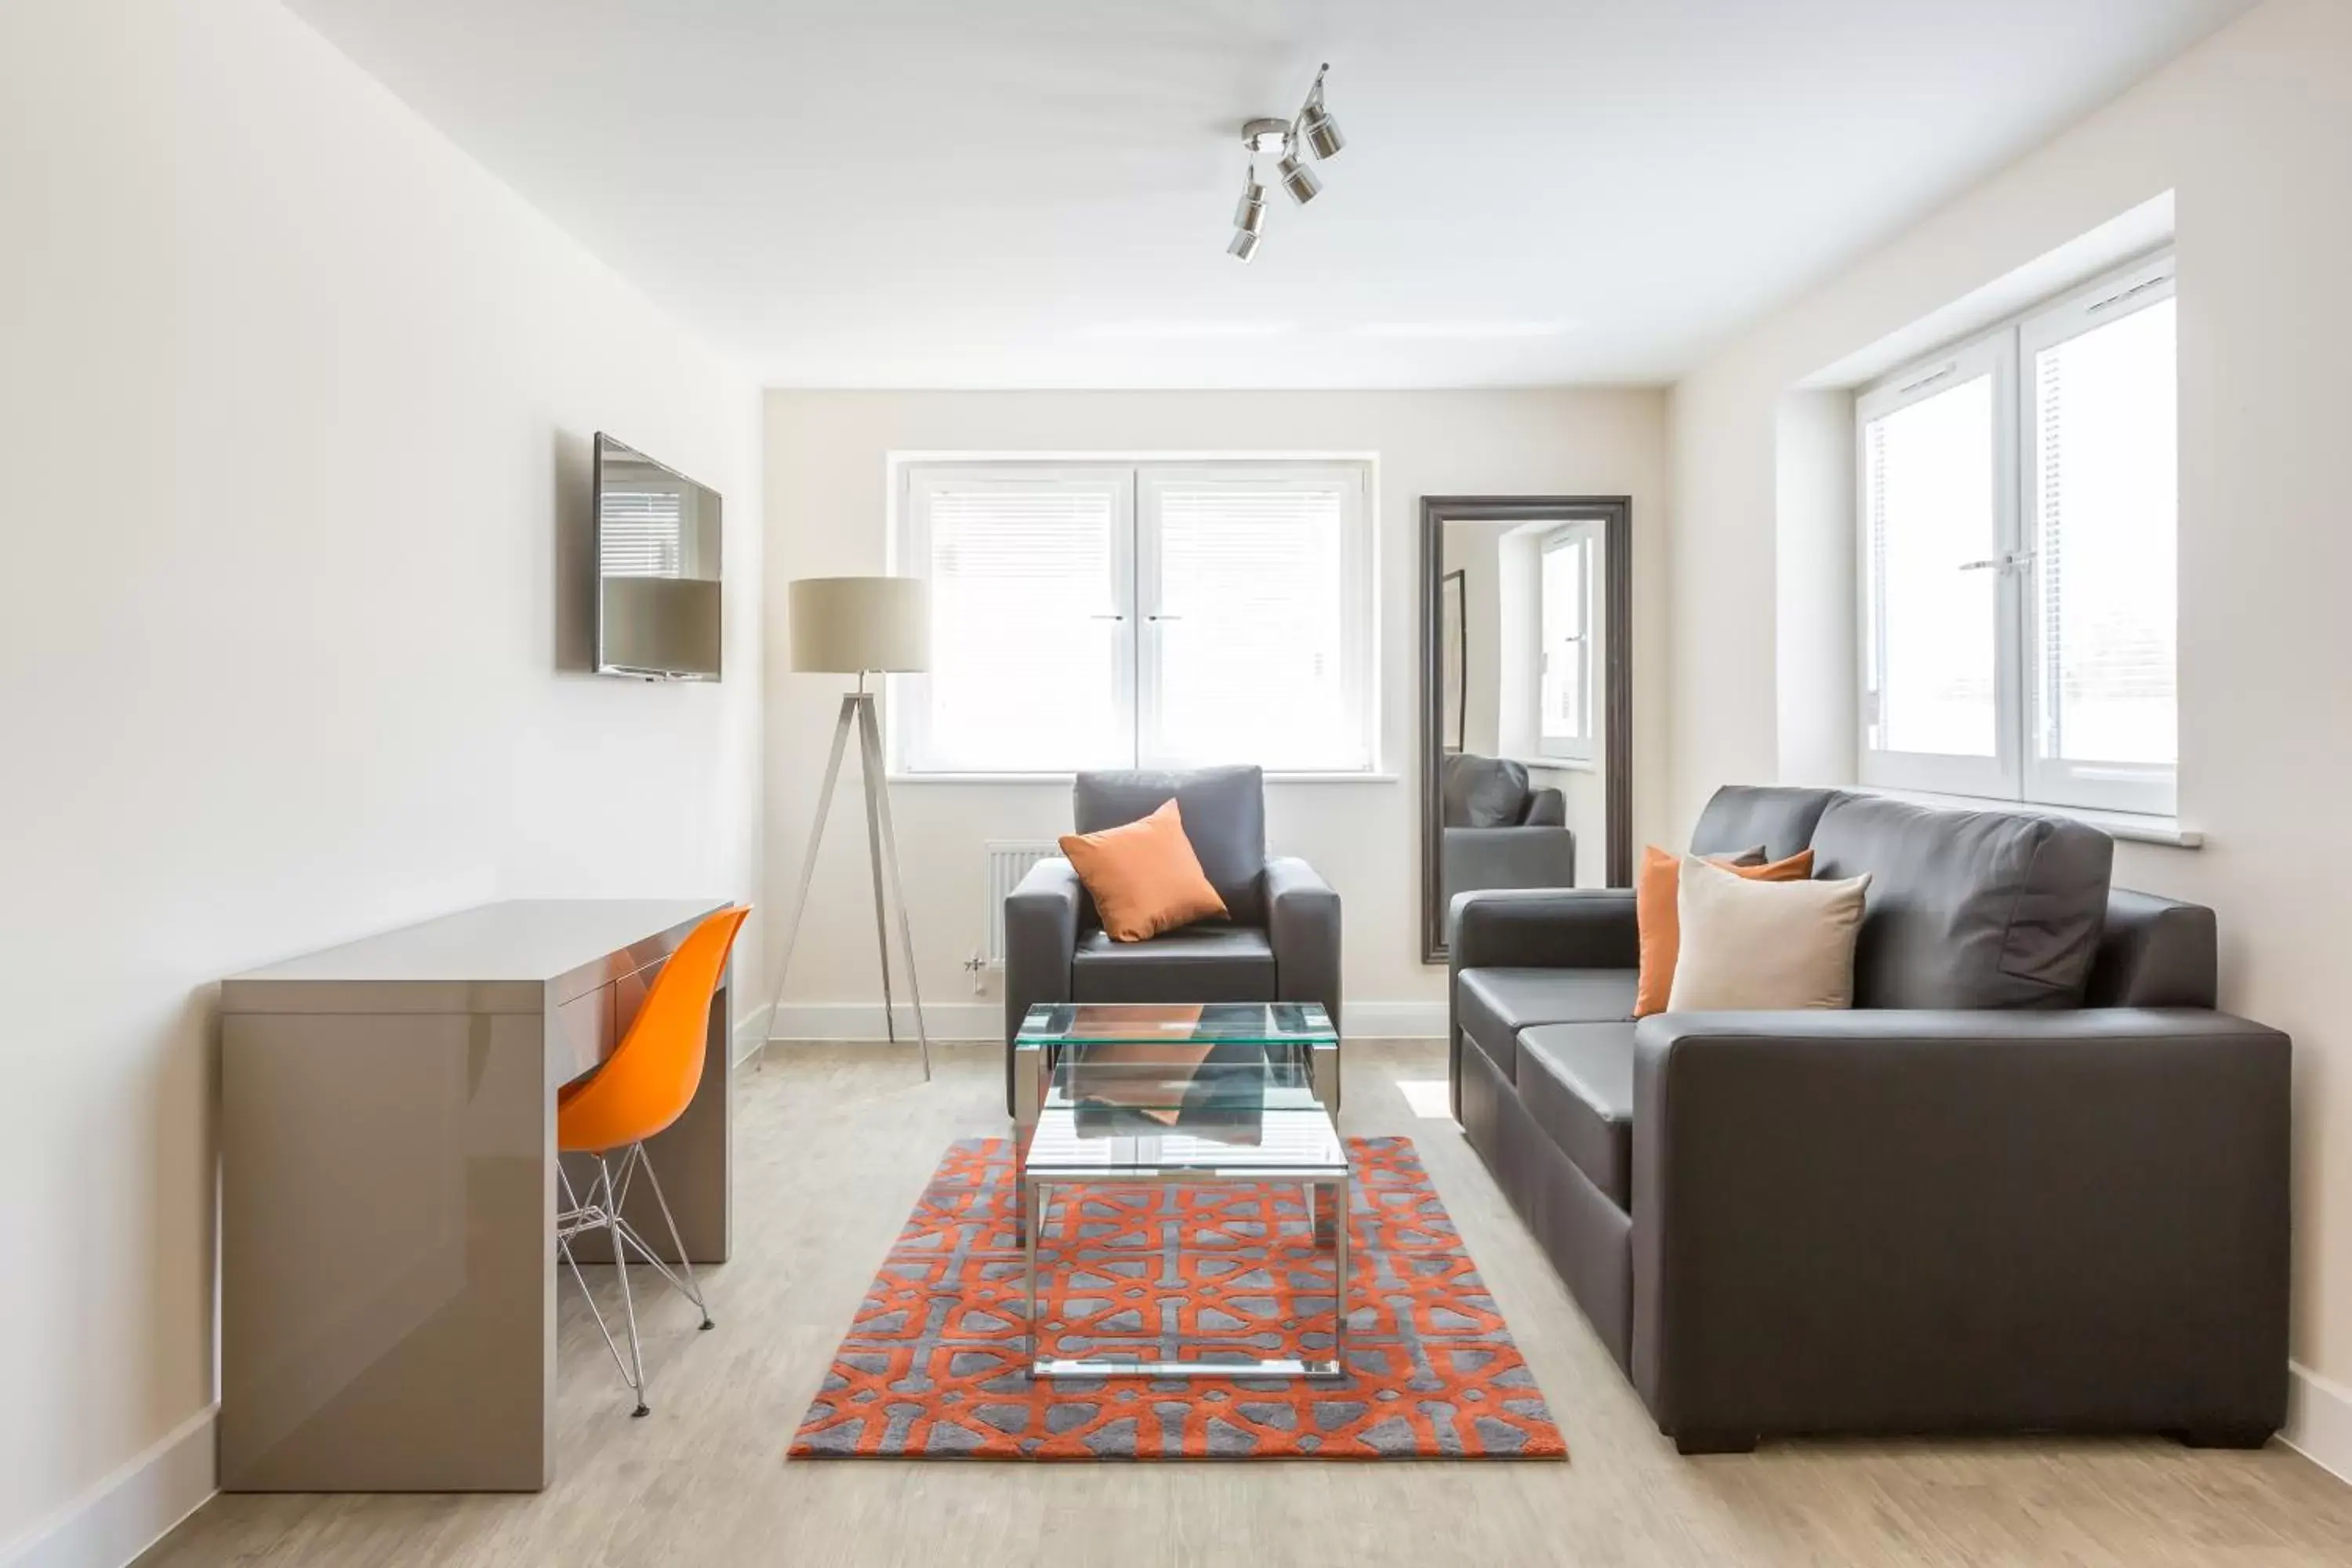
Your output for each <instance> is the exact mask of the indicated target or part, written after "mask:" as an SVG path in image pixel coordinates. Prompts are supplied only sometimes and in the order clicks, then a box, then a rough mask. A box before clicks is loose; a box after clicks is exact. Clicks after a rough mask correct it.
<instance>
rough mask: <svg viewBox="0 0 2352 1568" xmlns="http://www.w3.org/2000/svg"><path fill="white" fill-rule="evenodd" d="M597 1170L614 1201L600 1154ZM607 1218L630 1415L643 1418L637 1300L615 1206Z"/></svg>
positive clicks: (647, 1410) (610, 1175) (643, 1375)
mask: <svg viewBox="0 0 2352 1568" xmlns="http://www.w3.org/2000/svg"><path fill="white" fill-rule="evenodd" d="M596 1169H597V1170H598V1171H600V1172H601V1173H603V1174H604V1194H605V1197H606V1199H607V1201H613V1199H614V1192H615V1189H614V1185H613V1168H612V1166H611V1165H610V1164H608V1163H605V1158H604V1155H602V1154H599V1155H597V1156H596ZM608 1218H609V1220H610V1223H611V1225H612V1227H613V1269H614V1272H615V1273H617V1274H618V1275H619V1276H620V1277H621V1308H622V1310H624V1311H625V1312H626V1313H627V1314H628V1318H629V1361H630V1363H631V1364H632V1365H633V1366H634V1367H635V1371H636V1375H635V1377H633V1378H631V1379H630V1380H629V1386H630V1387H631V1388H634V1389H635V1390H636V1394H637V1407H636V1408H635V1410H632V1411H630V1412H629V1414H630V1415H650V1414H651V1413H652V1411H651V1407H650V1406H649V1405H646V1352H645V1346H644V1345H643V1344H642V1343H641V1342H639V1341H638V1339H637V1301H636V1297H635V1295H633V1294H632V1293H631V1292H630V1289H629V1249H628V1248H627V1247H625V1245H623V1234H624V1233H623V1231H622V1228H621V1215H620V1211H619V1205H618V1204H617V1203H615V1204H614V1208H613V1209H612V1210H611V1211H609V1212H608Z"/></svg>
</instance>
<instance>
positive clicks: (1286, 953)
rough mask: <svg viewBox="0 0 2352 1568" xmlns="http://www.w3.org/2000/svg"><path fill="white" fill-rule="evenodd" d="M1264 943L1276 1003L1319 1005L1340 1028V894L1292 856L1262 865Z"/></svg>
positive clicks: (1311, 869) (1283, 856)
mask: <svg viewBox="0 0 2352 1568" xmlns="http://www.w3.org/2000/svg"><path fill="white" fill-rule="evenodd" d="M1265 929H1266V941H1267V942H1270V943H1271V944H1272V945H1273V947H1274V990H1275V999H1276V1001H1280V1002H1320V1003H1322V1004H1323V1008H1324V1011H1326V1012H1328V1013H1329V1014H1330V1015H1331V1026H1332V1027H1334V1028H1337V1027H1339V894H1337V893H1335V892H1333V891H1332V890H1331V885H1330V884H1329V883H1328V882H1326V881H1325V880H1324V879H1322V877H1321V876H1319V875H1318V874H1317V872H1316V869H1315V868H1314V867H1312V866H1309V865H1308V864H1307V862H1306V861H1304V860H1301V859H1299V858H1297V857H1296V856H1289V855H1277V856H1276V857H1274V858H1271V859H1269V860H1267V861H1266V863H1265Z"/></svg>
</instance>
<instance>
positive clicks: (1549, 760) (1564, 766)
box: [1505, 755, 1601, 773]
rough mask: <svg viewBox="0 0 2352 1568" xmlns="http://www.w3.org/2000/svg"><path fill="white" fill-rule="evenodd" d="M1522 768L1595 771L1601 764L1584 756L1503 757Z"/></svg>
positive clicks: (1553, 770) (1597, 770)
mask: <svg viewBox="0 0 2352 1568" xmlns="http://www.w3.org/2000/svg"><path fill="white" fill-rule="evenodd" d="M1505 760H1506V761H1508V762H1514V763H1518V764H1519V766H1521V767H1523V768H1542V769H1544V770H1546V771H1548V772H1550V773H1599V772H1600V771H1601V764H1600V763H1596V762H1592V761H1591V760H1589V759H1587V758H1584V757H1536V756H1518V755H1513V756H1511V757H1508V758H1507V759H1505Z"/></svg>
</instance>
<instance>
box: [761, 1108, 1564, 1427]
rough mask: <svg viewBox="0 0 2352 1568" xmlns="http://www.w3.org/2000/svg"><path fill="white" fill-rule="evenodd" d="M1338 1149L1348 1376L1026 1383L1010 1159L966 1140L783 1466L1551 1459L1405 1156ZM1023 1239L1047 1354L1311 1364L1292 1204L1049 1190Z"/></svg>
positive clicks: (1384, 1143) (1440, 1210)
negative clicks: (1350, 1164)
mask: <svg viewBox="0 0 2352 1568" xmlns="http://www.w3.org/2000/svg"><path fill="white" fill-rule="evenodd" d="M1348 1144H1349V1152H1350V1153H1351V1154H1352V1156H1353V1158H1354V1161H1355V1182H1354V1184H1353V1190H1352V1192H1351V1193H1350V1194H1349V1195H1350V1199H1351V1202H1350V1205H1349V1206H1350V1209H1351V1213H1350V1215H1349V1223H1350V1225H1351V1226H1352V1228H1351V1229H1350V1231H1349V1237H1350V1246H1351V1247H1352V1249H1353V1254H1352V1258H1351V1262H1350V1268H1349V1273H1350V1281H1349V1318H1348V1343H1347V1351H1346V1362H1347V1365H1348V1367H1349V1374H1348V1375H1347V1376H1346V1377H1344V1378H1340V1379H1336V1380H1330V1381H1324V1382H1307V1381H1304V1380H1298V1379H1291V1378H1270V1377H1249V1376H1237V1377H1232V1378H1201V1377H1191V1378H1167V1379H1153V1378H1146V1377H1141V1376H1137V1377H1097V1378H1083V1379H1054V1380H1050V1381H1048V1380H1032V1379H1031V1378H1030V1376H1029V1375H1028V1372H1027V1369H1026V1360H1025V1358H1026V1353H1027V1352H1026V1344H1025V1341H1024V1333H1023V1318H1024V1313H1025V1312H1026V1310H1027V1298H1026V1294H1025V1287H1024V1276H1023V1272H1022V1261H1021V1249H1020V1247H1019V1246H1018V1245H1017V1242H1016V1233H1015V1231H1014V1228H1013V1166H1012V1155H1011V1147H1010V1144H1009V1142H1008V1141H1007V1140H1005V1139H1003V1138H971V1139H964V1140H962V1141H960V1142H957V1143H955V1144H954V1145H952V1146H951V1147H950V1150H949V1152H948V1156H947V1158H946V1160H945V1161H943V1162H942V1163H940V1168H939V1170H938V1171H937V1172H936V1173H934V1174H933V1175H932V1177H931V1182H930V1185H929V1187H928V1188H926V1189H925V1190H924V1193H923V1196H922V1201H921V1202H920V1203H919V1204H917V1205H916V1206H915V1212H914V1214H913V1215H911V1216H909V1218H908V1221H907V1227H906V1229H905V1230H903V1231H901V1232H900V1233H899V1236H898V1243H897V1245H895V1246H894V1247H891V1249H890V1256H889V1258H887V1260H886V1261H885V1262H884V1264H883V1265H882V1272H881V1273H880V1274H879V1275H877V1277H876V1278H875V1280H874V1285H873V1288H872V1289H869V1290H868V1291H867V1292H866V1300H865V1302H864V1304H863V1305H862V1306H861V1307H860V1308H859V1309H858V1312H857V1317H856V1321H855V1322H853V1323H852V1324H851V1326H850V1331H849V1337H848V1338H847V1339H845V1340H844V1341H843V1342H842V1345H841V1349H840V1350H839V1351H838V1352H835V1356H834V1362H833V1366H832V1368H831V1370H830V1371H828V1372H827V1373H826V1374H825V1379H824V1386H823V1388H822V1389H821V1390H820V1391H819V1392H818V1394H817V1397H816V1402H815V1403H814V1405H811V1406H810V1407H809V1412H808V1415H807V1416H806V1417H805V1418H804V1419H803V1421H802V1422H801V1427H800V1431H799V1433H798V1434H797V1435H796V1436H794V1437H793V1446H792V1450H791V1451H792V1454H793V1457H794V1458H971V1459H1267V1458H1315V1459H1412V1458H1459V1459H1483V1458H1562V1457H1565V1455H1566V1454H1567V1452H1568V1448H1567V1445H1566V1444H1564V1443H1563V1442H1562V1441H1561V1440H1560V1435H1559V1427H1558V1426H1555V1425H1554V1424H1553V1422H1552V1419H1551V1413H1550V1411H1549V1409H1547V1408H1546V1407H1545V1405H1544V1400H1543V1394H1542V1393H1541V1391H1540V1390H1538V1388H1537V1387H1536V1384H1535V1379H1534V1377H1533V1376H1532V1375H1531V1374H1530V1373H1528V1367H1527V1363H1525V1362H1524V1361H1522V1360H1521V1359H1520V1356H1519V1352H1518V1347H1517V1345H1515V1344H1513V1343H1512V1342H1511V1334H1510V1330H1509V1328H1508V1327H1507V1325H1506V1324H1505V1323H1504V1321H1503V1316H1502V1314H1501V1313H1500V1312H1498V1311H1497V1310H1496V1308H1495V1303H1494V1301H1493V1300H1492V1299H1491V1298H1490V1297H1488V1295H1487V1294H1486V1286H1485V1285H1484V1284H1483V1283H1481V1282H1480V1280H1479V1279H1478V1272H1477V1270H1476V1268H1475V1267H1473V1266H1472V1264H1471V1261H1470V1255H1469V1253H1468V1252H1466V1251H1465V1250H1464V1248H1463V1246H1462V1240H1461V1237H1458V1236H1457V1235H1455V1234H1454V1222H1453V1220H1452V1219H1451V1218H1450V1217H1448V1215H1446V1212H1445V1207H1444V1205H1443V1204H1441V1203H1439V1202H1438V1198H1437V1191H1436V1189H1435V1188H1434V1187H1433V1186H1431V1185H1430V1182H1429V1176H1428V1173H1426V1172H1424V1171H1423V1169H1422V1168H1421V1161H1420V1159H1419V1158H1418V1157H1417V1156H1416V1155H1415V1154H1414V1152H1413V1148H1412V1140H1410V1139H1406V1138H1350V1139H1349V1140H1348ZM1040 1235H1041V1238H1042V1239H1041V1241H1040V1244H1039V1247H1038V1254H1037V1262H1038V1269H1039V1273H1040V1279H1039V1284H1038V1306H1039V1310H1040V1312H1041V1313H1043V1314H1044V1316H1045V1325H1044V1328H1045V1348H1046V1353H1048V1354H1055V1355H1091V1354H1098V1353H1107V1354H1128V1355H1140V1356H1144V1357H1149V1358H1150V1359H1153V1360H1167V1361H1188V1360H1202V1359H1207V1360H1214V1359H1217V1358H1218V1357H1219V1356H1220V1355H1223V1356H1234V1355H1236V1354H1238V1355H1241V1356H1248V1357H1251V1358H1254V1359H1272V1358H1276V1357H1281V1356H1302V1355H1307V1356H1318V1357H1320V1356H1328V1354H1329V1353H1330V1343H1331V1326H1332V1319H1331V1286H1332V1279H1333V1272H1332V1265H1331V1257H1330V1252H1329V1250H1328V1247H1323V1248H1318V1247H1316V1246H1315V1244H1314V1241H1313V1238H1312V1237H1311V1236H1310V1235H1309V1231H1308V1219H1307V1206H1306V1204H1305V1202H1304V1199H1303V1196H1302V1194H1301V1193H1300V1190H1299V1189H1298V1188H1297V1187H1295V1186H1272V1185H1269V1186H1263V1187H1256V1186H1250V1187H1216V1186H1189V1185H1181V1184H1170V1185H1165V1186H1111V1185H1104V1186H1088V1187H1076V1188H1066V1189H1063V1190H1062V1191H1061V1192H1060V1193H1057V1194H1056V1196H1055V1203H1054V1207H1053V1213H1052V1215H1051V1216H1050V1218H1049V1219H1048V1221H1047V1224H1046V1226H1045V1229H1044V1230H1043V1231H1042V1232H1041V1233H1040Z"/></svg>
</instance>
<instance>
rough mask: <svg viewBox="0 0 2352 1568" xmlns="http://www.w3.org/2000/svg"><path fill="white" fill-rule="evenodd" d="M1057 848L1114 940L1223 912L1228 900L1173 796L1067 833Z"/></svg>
mask: <svg viewBox="0 0 2352 1568" xmlns="http://www.w3.org/2000/svg"><path fill="white" fill-rule="evenodd" d="M1062 853H1063V854H1064V855H1066V856H1067V857H1068V858H1069V861H1070V865H1071V867H1072V868H1073V869H1075V870H1076V872H1077V874H1078V880H1079V881H1081V882H1084V883H1085V884H1086V885H1087V892H1088V893H1089V894H1091V895H1092V896H1093V898H1094V900H1095V909H1096V910H1097V911H1098V912H1099V913H1100V914H1101V915H1102V923H1103V930H1104V931H1107V932H1108V933H1109V934H1110V939H1111V940H1112V941H1113V942H1142V941H1144V940H1146V939H1147V938H1150V937H1155V936H1158V935H1159V934H1160V932H1161V931H1174V930H1175V929H1176V928H1177V927H1178V926H1181V925H1190V924H1191V923H1192V921H1201V920H1222V919H1223V918H1224V915H1225V912H1226V911H1225V900H1223V899H1221V898H1219V897H1218V896H1217V889H1214V888H1213V887H1211V886H1210V885H1209V877H1208V873H1207V872H1205V871H1203V870H1202V869H1201V858H1200V857H1199V856H1198V855H1195V854H1193V853H1192V840H1191V839H1190V838H1187V837H1184V816H1183V814H1182V813H1181V812H1180V811H1178V810H1177V809H1176V803H1175V802H1174V801H1172V800H1171V801H1170V802H1169V803H1168V804H1167V805H1163V806H1161V807H1160V809H1159V810H1158V811H1155V812H1153V813H1152V814H1151V815H1150V816H1147V817H1145V818H1143V820H1141V821H1140V822H1129V823H1126V824H1123V825H1121V826H1118V827H1106V828H1104V829H1103V830H1102V831H1101V832H1100V833H1066V834H1064V835H1063V836H1062Z"/></svg>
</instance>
